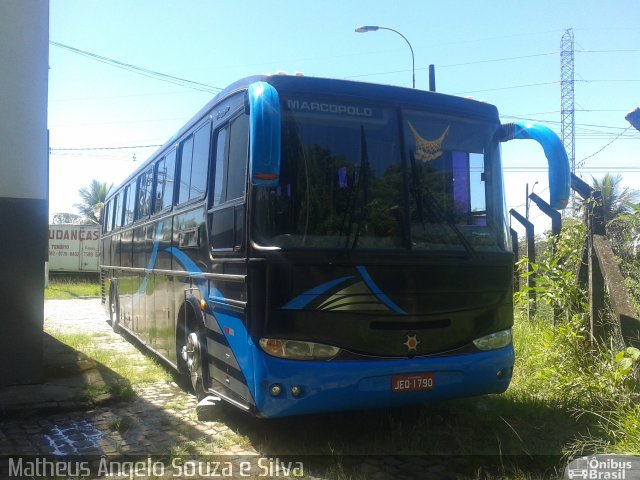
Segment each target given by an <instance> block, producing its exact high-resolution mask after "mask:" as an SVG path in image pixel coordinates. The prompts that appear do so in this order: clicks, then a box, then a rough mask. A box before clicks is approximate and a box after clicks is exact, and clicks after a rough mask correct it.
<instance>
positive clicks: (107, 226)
mask: <svg viewBox="0 0 640 480" xmlns="http://www.w3.org/2000/svg"><path fill="white" fill-rule="evenodd" d="M112 203H113V202H112V201H110V202H107V204H106V205H105V207H104V212H103V213H102V233H107V232H108V231H109V230H111V218H112V216H111V211H112V210H113V205H112Z"/></svg>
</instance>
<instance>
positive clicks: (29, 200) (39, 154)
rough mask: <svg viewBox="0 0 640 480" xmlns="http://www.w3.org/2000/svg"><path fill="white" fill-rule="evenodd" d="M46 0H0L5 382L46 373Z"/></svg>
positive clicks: (0, 291)
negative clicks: (43, 358)
mask: <svg viewBox="0 0 640 480" xmlns="http://www.w3.org/2000/svg"><path fill="white" fill-rule="evenodd" d="M48 43H49V2H48V0H1V1H0V387H1V386H4V385H14V384H26V383H34V382H38V381H40V380H41V378H42V327H43V321H44V312H43V309H44V300H43V298H44V262H45V260H46V255H47V228H48V176H49V174H48V170H49V155H48V133H47V88H48V85H47V82H48V69H49V45H48Z"/></svg>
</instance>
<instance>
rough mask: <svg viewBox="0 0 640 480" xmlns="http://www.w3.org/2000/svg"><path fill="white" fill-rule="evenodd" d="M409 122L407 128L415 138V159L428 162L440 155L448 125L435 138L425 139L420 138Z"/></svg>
mask: <svg viewBox="0 0 640 480" xmlns="http://www.w3.org/2000/svg"><path fill="white" fill-rule="evenodd" d="M408 123H409V128H410V129H411V131H412V132H413V136H414V137H415V139H416V159H417V160H422V161H423V162H429V161H431V160H435V159H436V158H439V157H441V156H442V143H443V142H444V139H445V137H446V136H447V133H449V127H447V128H446V129H445V131H444V132H443V133H442V135H440V136H439V137H438V138H436V139H435V140H427V139H426V138H422V137H421V136H420V134H419V133H418V131H417V130H416V129H415V128H414V127H413V125H411V122H408Z"/></svg>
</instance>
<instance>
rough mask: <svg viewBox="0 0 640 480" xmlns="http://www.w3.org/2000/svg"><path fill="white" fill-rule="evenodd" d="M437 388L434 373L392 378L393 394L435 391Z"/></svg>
mask: <svg viewBox="0 0 640 480" xmlns="http://www.w3.org/2000/svg"><path fill="white" fill-rule="evenodd" d="M434 387H435V383H434V379H433V374H432V373H412V374H409V375H394V376H393V377H391V391H392V392H418V391H422V390H433V388H434Z"/></svg>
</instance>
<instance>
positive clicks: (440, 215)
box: [409, 152, 477, 258]
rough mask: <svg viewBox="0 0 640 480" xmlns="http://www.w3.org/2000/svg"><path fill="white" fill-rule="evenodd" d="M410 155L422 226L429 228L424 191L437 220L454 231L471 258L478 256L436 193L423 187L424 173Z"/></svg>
mask: <svg viewBox="0 0 640 480" xmlns="http://www.w3.org/2000/svg"><path fill="white" fill-rule="evenodd" d="M409 157H410V158H411V170H412V173H413V175H412V177H413V186H414V188H413V189H412V191H413V195H414V199H415V201H416V205H417V208H418V215H419V216H420V222H421V223H422V226H423V227H424V228H425V229H426V228H427V226H426V222H425V219H424V210H423V204H422V192H424V193H425V195H427V197H428V200H429V206H430V207H432V211H434V213H435V216H436V219H437V221H438V222H439V223H441V224H445V225H447V226H448V227H449V228H450V229H451V230H452V231H453V233H455V235H456V237H458V240H459V241H460V244H461V245H462V246H463V247H464V249H465V250H466V252H467V255H468V256H469V257H470V258H471V257H476V256H477V254H476V251H475V250H474V249H473V247H472V246H471V243H469V240H467V237H465V236H464V233H462V230H460V228H458V226H457V225H456V224H455V223H454V222H453V221H451V220H450V219H449V218H448V217H447V214H446V213H445V211H444V208H443V207H442V205H440V203H439V202H438V200H437V199H436V197H435V195H433V193H432V192H431V190H429V189H428V188H426V187H425V188H424V189H423V188H422V181H421V179H422V175H421V174H420V172H419V169H418V165H417V163H416V159H415V156H414V154H413V152H410V154H409Z"/></svg>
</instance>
